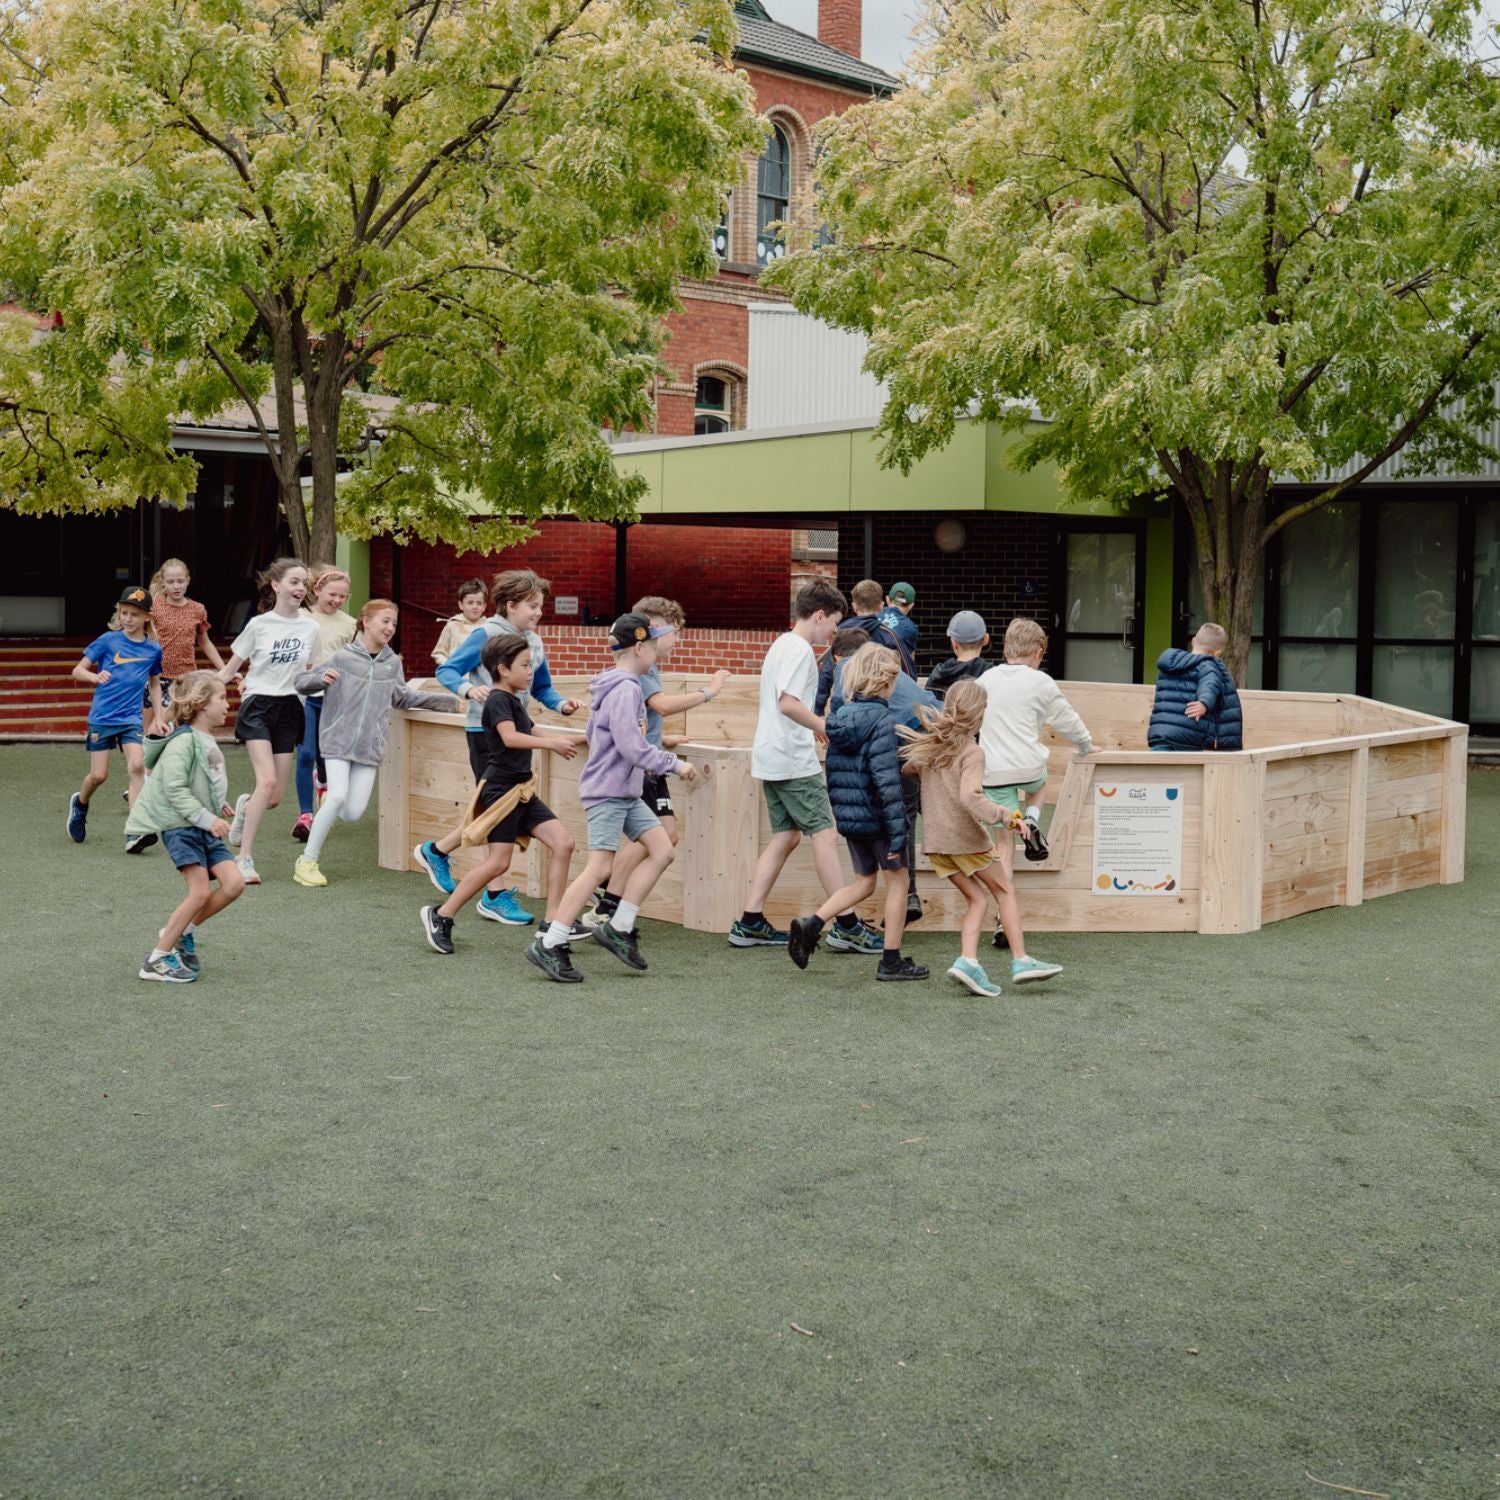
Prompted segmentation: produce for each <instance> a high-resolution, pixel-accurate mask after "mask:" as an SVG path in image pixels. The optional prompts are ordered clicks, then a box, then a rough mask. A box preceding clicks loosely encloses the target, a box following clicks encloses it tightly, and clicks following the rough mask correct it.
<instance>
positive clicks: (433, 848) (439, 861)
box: [411, 839, 458, 896]
mask: <svg viewBox="0 0 1500 1500" xmlns="http://www.w3.org/2000/svg"><path fill="white" fill-rule="evenodd" d="M411 857H412V858H413V859H414V860H416V862H417V863H418V864H419V865H421V867H422V868H423V869H424V870H426V871H427V878H428V879H429V880H430V881H431V882H432V883H433V884H434V885H435V886H436V887H437V888H438V889H439V890H440V891H441V892H442V893H443V894H444V895H445V896H451V895H452V894H453V891H454V888H455V887H456V886H457V885H458V882H457V881H456V880H455V879H454V878H453V871H452V870H451V869H449V867H448V856H447V855H446V854H443V853H442V852H440V851H439V849H438V847H437V845H436V844H434V843H433V842H432V840H431V839H429V840H428V841H427V842H426V843H425V844H418V845H417V847H416V848H415V849H413V850H412V851H411Z"/></svg>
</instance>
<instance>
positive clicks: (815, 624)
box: [729, 578, 881, 953]
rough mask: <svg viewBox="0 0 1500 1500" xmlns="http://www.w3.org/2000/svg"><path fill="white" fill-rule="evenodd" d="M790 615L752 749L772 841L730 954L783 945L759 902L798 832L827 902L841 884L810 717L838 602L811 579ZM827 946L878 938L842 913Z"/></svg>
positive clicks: (850, 949) (765, 684) (830, 589)
mask: <svg viewBox="0 0 1500 1500" xmlns="http://www.w3.org/2000/svg"><path fill="white" fill-rule="evenodd" d="M792 610H793V614H794V615H795V617H796V618H795V619H794V621H793V623H792V628H791V629H790V630H788V631H787V632H786V633H785V634H784V635H780V636H778V637H777V638H776V640H775V641H774V642H773V643H772V645H771V649H770V650H769V651H767V652H766V659H765V661H764V662H763V663H762V665H761V669H760V716H759V718H757V719H756V721H755V739H754V740H753V741H752V743H751V749H750V773H751V775H753V776H755V777H756V778H757V779H758V780H759V781H760V783H761V795H762V796H764V798H765V800H766V810H767V812H768V813H769V814H770V818H771V837H770V839H769V841H768V842H767V844H766V847H765V848H764V849H763V850H762V851H761V855H760V858H759V859H758V860H757V861H756V863H755V873H754V874H753V875H752V877H751V880H750V891H749V894H748V897H747V899H746V901H745V911H744V914H743V915H742V916H741V917H740V919H739V920H738V921H737V922H735V924H734V925H733V926H732V927H731V928H730V929H729V943H730V946H731V947H734V948H756V947H768V948H770V947H775V948H780V947H785V946H786V942H787V935H786V933H784V932H782V931H780V930H779V929H778V928H776V927H773V926H772V925H771V924H770V923H769V922H768V921H767V920H766V913H765V904H766V898H767V897H768V896H769V895H770V894H771V888H772V887H773V886H774V885H775V884H776V877H777V876H778V875H780V874H781V871H782V867H783V866H784V865H785V864H786V862H787V860H788V859H789V858H790V856H791V853H792V850H793V849H795V848H796V847H797V845H798V844H800V843H801V842H802V838H803V835H804V834H805V835H806V836H807V837H808V838H809V839H810V840H811V841H812V857H813V868H814V869H815V870H816V871H817V872H818V880H819V882H820V883H821V884H822V887H823V890H824V891H825V892H826V893H827V894H828V895H830V896H831V895H833V893H834V892H835V891H837V890H838V889H839V888H840V887H841V886H842V885H843V883H844V872H843V871H842V870H841V869H840V868H839V850H838V834H837V833H836V832H835V830H834V826H833V809H832V808H831V807H830V806H829V805H828V787H827V786H826V785H825V783H824V781H823V767H822V766H821V765H820V764H819V763H818V750H817V739H818V737H819V736H820V735H822V734H823V732H824V723H823V719H822V718H821V717H820V716H819V715H818V714H817V713H815V712H814V711H813V703H814V701H815V700H816V698H817V694H818V659H817V657H816V656H815V655H814V654H813V648H814V647H820V646H826V645H827V644H828V643H829V641H830V640H831V639H832V637H833V634H834V632H835V631H836V630H837V629H838V628H839V621H840V620H841V619H842V618H843V614H844V596H843V595H842V594H841V593H840V592H839V591H838V590H837V589H836V588H834V586H833V585H832V584H831V583H829V582H828V580H827V579H826V578H815V579H813V580H812V582H810V583H805V584H803V586H802V587H801V588H800V589H798V590H797V597H796V598H795V599H794V600H793V601H792ZM829 690H830V692H831V691H832V675H831V672H830V678H829ZM828 946H829V947H830V948H835V949H838V950H839V951H841V952H845V953H879V952H880V950H881V943H880V934H879V933H878V932H872V931H871V930H870V928H868V927H866V926H865V924H864V923H863V922H861V921H860V920H859V918H858V917H857V916H856V915H855V914H854V912H852V911H848V910H845V911H843V912H841V913H840V915H839V917H838V920H837V921H836V923H835V924H834V927H833V929H832V930H831V931H830V932H829V934H828Z"/></svg>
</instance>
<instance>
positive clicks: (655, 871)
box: [526, 614, 698, 984]
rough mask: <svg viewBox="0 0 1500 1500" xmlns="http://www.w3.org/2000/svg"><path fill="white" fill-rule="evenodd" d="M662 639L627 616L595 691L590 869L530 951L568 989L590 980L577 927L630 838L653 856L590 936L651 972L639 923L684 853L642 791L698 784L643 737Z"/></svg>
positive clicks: (583, 791)
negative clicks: (579, 953)
mask: <svg viewBox="0 0 1500 1500" xmlns="http://www.w3.org/2000/svg"><path fill="white" fill-rule="evenodd" d="M657 638H658V636H657V630H656V628H655V627H653V626H652V624H651V622H650V620H648V619H647V618H646V617H645V615H638V614H627V615H621V616H620V618H619V619H618V620H616V621H615V623H614V624H613V625H612V626H610V630H609V648H610V650H611V651H612V652H614V657H615V665H614V666H613V667H611V668H610V669H609V670H608V671H605V672H601V673H600V674H599V675H598V676H597V677H596V678H594V680H593V681H592V682H591V683H590V684H589V721H588V728H587V731H586V732H587V736H588V745H589V759H588V764H587V765H586V766H585V767H584V768H583V774H582V775H581V776H580V777H579V778H578V799H579V801H580V802H582V803H583V806H584V811H585V812H586V813H587V815H588V828H589V857H588V862H587V863H586V864H585V865H584V867H583V873H582V874H581V875H580V876H579V877H578V878H577V879H576V880H575V881H574V882H573V883H572V885H570V886H569V887H568V888H567V891H566V892H565V894H564V895H563V898H562V900H561V902H560V903H558V905H557V906H556V907H555V908H554V910H553V914H552V916H551V918H550V919H549V920H548V923H547V929H546V931H545V932H542V933H540V934H538V935H537V937H536V938H534V939H533V940H532V942H531V944H530V945H529V946H528V947H527V949H526V957H527V959H528V960H529V961H530V962H532V963H534V964H535V965H536V966H537V968H539V969H540V970H541V971H542V973H544V974H545V975H546V976H547V977H548V978H549V979H555V980H557V981H558V982H559V983H561V984H579V983H581V982H582V980H583V975H582V974H580V973H579V972H578V970H577V969H575V968H574V967H573V962H572V950H571V948H570V946H569V939H570V938H571V937H572V935H573V924H574V923H575V922H577V920H578V918H579V917H580V916H581V915H582V913H583V908H584V907H585V905H587V903H588V899H589V896H590V895H591V894H592V893H593V891H594V889H595V887H596V886H598V885H599V883H600V882H601V881H607V880H608V879H609V877H610V872H611V870H612V869H613V867H614V862H615V853H616V851H617V850H618V849H619V847H620V840H621V839H622V838H628V839H634V840H635V841H636V842H637V843H639V844H641V845H643V846H644V848H645V850H646V857H645V858H644V859H643V860H642V861H641V863H640V864H639V865H638V866H637V867H636V871H635V873H634V874H633V875H632V876H631V877H630V884H629V885H627V886H626V887H625V895H624V897H623V899H622V900H621V902H620V904H619V906H618V907H616V908H615V910H614V913H613V914H612V915H611V916H610V918H609V920H608V921H607V922H600V923H598V924H597V925H596V926H595V927H593V928H592V929H590V930H591V932H592V935H593V939H594V941H595V942H596V943H598V944H599V946H600V947H601V948H607V949H608V950H609V951H610V952H611V953H613V954H614V955H615V957H616V958H618V959H619V960H620V962H621V963H623V964H626V965H628V966H629V967H630V968H632V969H636V970H644V969H645V967H646V960H645V959H644V958H643V957H642V956H641V944H640V934H639V933H637V932H636V930H635V921H636V916H637V914H638V913H639V911H640V909H641V906H642V904H643V903H644V902H645V900H646V897H647V896H649V895H650V894H651V891H652V888H653V887H654V886H655V885H656V882H657V881H658V880H659V879H660V878H661V876H662V873H663V872H664V871H665V870H666V868H667V866H668V865H670V864H671V863H672V860H673V858H674V857H675V854H676V851H675V850H674V849H673V848H672V841H671V839H669V838H668V837H667V835H666V832H665V830H664V829H663V828H662V826H661V820H660V819H659V818H658V817H657V816H656V814H655V813H654V812H653V811H652V810H651V809H650V808H649V807H648V806H647V805H646V804H645V802H644V801H642V800H641V790H642V787H643V785H644V783H645V779H646V777H647V776H648V775H650V776H664V775H667V774H669V773H670V774H673V775H677V776H680V777H682V779H683V780H684V781H694V780H696V779H697V776H698V772H697V769H696V767H694V766H690V765H689V764H688V763H687V762H686V761H685V760H682V759H680V758H679V757H678V756H676V755H673V754H672V752H671V751H670V750H658V749H657V748H656V747H655V746H654V745H651V744H648V743H647V741H646V737H645V735H644V734H642V733H641V716H642V714H643V713H644V712H645V707H646V704H645V699H644V698H643V697H642V696H641V678H642V677H644V676H645V675H646V673H647V672H649V671H650V670H651V668H652V667H653V666H655V665H656V641H657Z"/></svg>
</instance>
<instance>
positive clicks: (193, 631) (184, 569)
mask: <svg viewBox="0 0 1500 1500" xmlns="http://www.w3.org/2000/svg"><path fill="white" fill-rule="evenodd" d="M189 581H190V575H189V573H188V566H187V564H186V563H185V562H183V560H182V559H181V558H180V557H169V558H168V559H167V560H166V562H164V563H163V564H162V565H161V567H159V568H158V569H157V570H156V573H155V575H154V576H153V577H152V579H151V623H152V624H153V625H155V626H156V634H157V638H158V639H159V640H160V641H161V702H162V708H163V710H165V709H166V708H167V707H168V706H169V705H170V704H171V702H172V683H173V682H174V681H175V680H176V679H177V678H179V677H181V676H183V675H184V674H185V673H187V672H192V671H194V670H195V669H196V668H197V666H198V653H199V651H202V653H203V654H204V655H205V656H206V657H207V658H208V659H209V661H211V662H212V663H213V664H214V669H215V670H216V671H219V672H222V671H223V670H224V658H223V657H222V656H220V655H219V649H218V647H217V646H215V645H214V643H213V642H212V641H211V640H209V638H208V611H207V610H206V609H204V607H203V606H202V605H201V604H199V603H198V601H197V600H196V599H189V598H188V596H187V591H188V583H189Z"/></svg>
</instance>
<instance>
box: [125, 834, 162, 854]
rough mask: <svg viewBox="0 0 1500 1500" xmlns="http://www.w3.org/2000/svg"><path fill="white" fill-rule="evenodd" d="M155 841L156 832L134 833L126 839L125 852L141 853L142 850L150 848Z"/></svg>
mask: <svg viewBox="0 0 1500 1500" xmlns="http://www.w3.org/2000/svg"><path fill="white" fill-rule="evenodd" d="M155 842H156V835H155V834H154V833H132V834H130V835H129V836H128V837H127V838H126V840H125V852H126V853H127V854H139V853H141V851H142V850H145V849H149V848H150V847H151V846H152V844H154V843H155Z"/></svg>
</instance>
